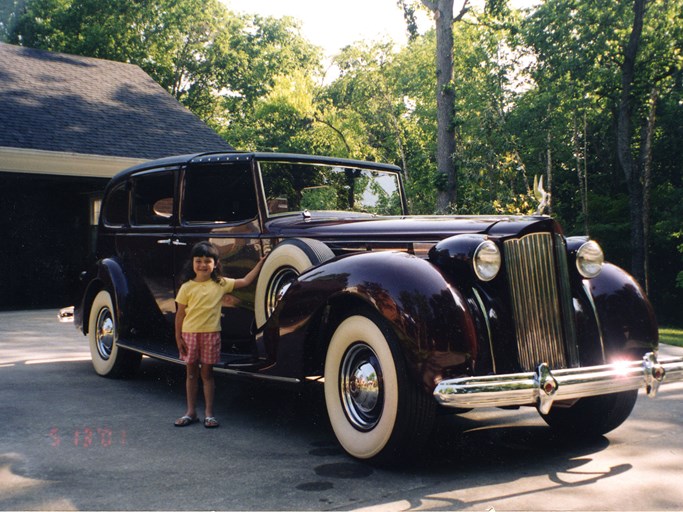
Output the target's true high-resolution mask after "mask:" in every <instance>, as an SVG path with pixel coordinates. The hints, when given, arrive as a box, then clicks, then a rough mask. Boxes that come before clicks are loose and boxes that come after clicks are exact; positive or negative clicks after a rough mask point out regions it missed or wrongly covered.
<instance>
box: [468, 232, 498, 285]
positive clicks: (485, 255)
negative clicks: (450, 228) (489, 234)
mask: <svg viewBox="0 0 683 512" xmlns="http://www.w3.org/2000/svg"><path fill="white" fill-rule="evenodd" d="M472 265H473V266H474V273H475V274H477V277H478V278H479V279H481V280H482V281H490V280H491V279H493V278H494V277H496V276H497V275H498V272H499V271H500V265H501V257H500V250H499V249H498V246H497V245H496V244H494V243H493V242H492V241H491V240H486V241H484V242H482V243H480V244H479V246H478V247H477V249H476V250H475V251H474V258H473V260H472Z"/></svg>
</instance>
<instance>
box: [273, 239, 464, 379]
mask: <svg viewBox="0 0 683 512" xmlns="http://www.w3.org/2000/svg"><path fill="white" fill-rule="evenodd" d="M359 303H363V304H365V305H367V306H368V307H370V308H372V309H374V310H375V311H376V312H377V313H378V314H379V315H381V316H382V317H383V318H384V319H385V320H386V322H387V323H388V325H389V326H390V328H391V329H392V330H393V331H394V332H395V333H396V335H397V337H398V339H399V341H400V343H401V346H402V348H403V353H404V355H405V358H406V362H407V363H408V366H409V368H410V369H411V373H413V374H414V375H415V377H416V378H417V379H418V380H419V381H420V382H422V384H423V385H424V387H425V389H426V390H428V391H429V392H431V391H432V390H433V389H434V386H435V384H436V383H437V382H438V381H439V380H440V379H441V378H442V376H443V374H444V372H446V371H450V372H454V373H457V374H468V373H471V368H470V366H471V363H472V361H473V360H474V359H476V356H477V343H476V340H477V336H476V332H475V323H474V321H473V318H472V316H471V314H470V312H469V310H468V307H467V302H466V300H465V299H464V298H463V296H462V295H461V294H460V292H459V291H458V290H455V289H454V288H453V287H451V286H450V285H449V284H448V283H447V282H446V280H445V279H444V277H443V275H442V274H441V273H440V272H439V271H438V270H437V268H436V267H434V266H433V265H432V264H431V263H429V262H428V261H426V260H423V259H420V258H417V257H415V256H412V255H410V254H407V253H400V252H368V253H361V254H353V255H349V256H346V257H342V258H338V259H335V260H331V261H330V262H327V263H325V264H323V265H320V266H318V267H316V268H314V269H312V270H311V271H309V272H307V273H305V274H302V275H301V276H300V277H299V279H298V280H297V281H296V282H295V283H294V284H293V285H292V286H291V287H290V289H289V290H288V291H287V293H286V294H285V296H284V297H283V299H282V301H281V303H280V304H279V305H278V307H277V308H276V311H275V313H274V315H273V317H274V318H277V322H278V334H279V341H280V342H279V347H278V352H279V355H278V360H280V359H281V356H284V354H282V352H283V351H285V350H286V351H290V350H292V349H293V346H300V345H301V344H302V343H303V342H304V340H303V338H302V336H301V333H302V332H306V327H307V326H309V325H310V324H311V320H312V319H313V318H314V317H315V316H316V315H320V314H321V313H320V312H321V311H323V310H324V309H325V307H326V306H330V307H331V308H332V309H333V310H334V312H333V315H331V317H332V318H337V319H339V318H341V317H343V316H344V314H345V313H347V311H344V309H345V308H348V307H349V306H350V305H352V304H353V305H358V304H359ZM274 318H271V320H273V319H274ZM327 341H328V340H324V342H327ZM294 350H295V351H296V352H298V350H296V349H294ZM284 357H286V356H284Z"/></svg>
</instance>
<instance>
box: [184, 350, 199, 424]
mask: <svg viewBox="0 0 683 512" xmlns="http://www.w3.org/2000/svg"><path fill="white" fill-rule="evenodd" d="M198 390H199V363H187V376H186V379H185V392H186V394H187V412H186V413H185V414H186V415H187V416H189V417H191V418H196V417H197V391H198Z"/></svg>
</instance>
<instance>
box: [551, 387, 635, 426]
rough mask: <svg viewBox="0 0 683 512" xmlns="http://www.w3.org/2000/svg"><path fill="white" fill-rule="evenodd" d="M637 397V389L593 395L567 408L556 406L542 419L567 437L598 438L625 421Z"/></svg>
mask: <svg viewBox="0 0 683 512" xmlns="http://www.w3.org/2000/svg"><path fill="white" fill-rule="evenodd" d="M637 398H638V390H632V391H623V392H621V393H612V394H609V395H600V396H591V397H586V398H581V399H580V400H579V401H578V402H576V403H575V404H574V405H573V406H571V407H568V408H560V407H554V408H552V409H551V410H550V412H549V413H548V414H541V417H542V418H543V419H544V420H545V422H546V423H547V424H548V425H550V426H551V427H552V428H553V429H554V430H557V431H558V432H561V433H563V434H565V435H570V436H586V437H598V436H601V435H603V434H606V433H607V432H610V431H612V430H614V429H615V428H617V427H618V426H619V425H621V424H622V423H623V422H624V421H626V418H628V417H629V415H630V414H631V411H632V410H633V406H634V405H635V403H636V399H637Z"/></svg>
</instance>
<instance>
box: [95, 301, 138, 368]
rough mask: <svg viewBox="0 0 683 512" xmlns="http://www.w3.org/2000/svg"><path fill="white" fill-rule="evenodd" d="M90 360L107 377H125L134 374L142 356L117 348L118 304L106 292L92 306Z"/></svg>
mask: <svg viewBox="0 0 683 512" xmlns="http://www.w3.org/2000/svg"><path fill="white" fill-rule="evenodd" d="M88 340H89V344H90V356H91V359H92V365H93V367H94V368H95V371H96V372H97V373H98V374H99V375H102V376H104V377H122V376H125V375H129V374H131V373H134V372H135V370H136V369H137V367H138V366H139V364H140V359H141V356H140V354H138V353H136V352H131V351H129V350H125V349H121V348H119V346H118V345H117V341H118V328H117V323H116V313H115V310H114V303H113V301H112V298H111V295H110V293H109V292H107V291H105V290H102V291H100V292H99V293H98V294H97V295H96V296H95V299H94V300H93V302H92V306H91V308H90V317H89V319H88Z"/></svg>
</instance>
